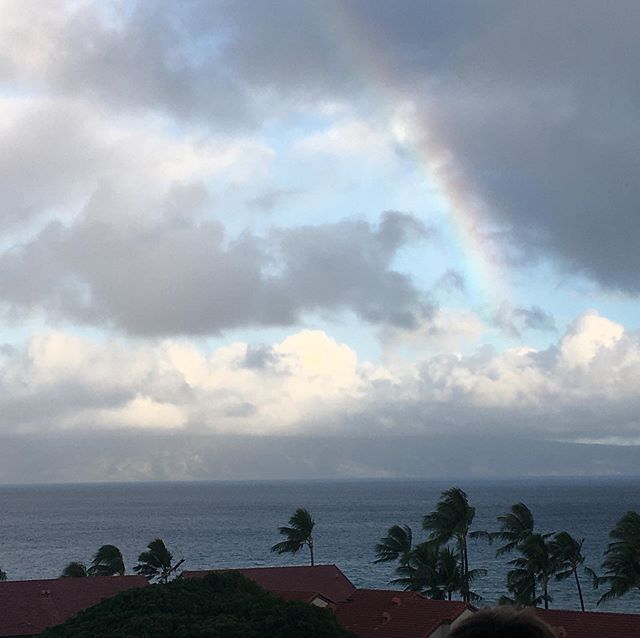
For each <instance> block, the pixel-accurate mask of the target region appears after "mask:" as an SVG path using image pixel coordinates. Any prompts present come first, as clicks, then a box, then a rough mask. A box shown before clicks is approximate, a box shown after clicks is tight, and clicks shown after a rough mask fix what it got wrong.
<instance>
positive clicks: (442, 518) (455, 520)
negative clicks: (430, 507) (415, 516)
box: [422, 487, 476, 602]
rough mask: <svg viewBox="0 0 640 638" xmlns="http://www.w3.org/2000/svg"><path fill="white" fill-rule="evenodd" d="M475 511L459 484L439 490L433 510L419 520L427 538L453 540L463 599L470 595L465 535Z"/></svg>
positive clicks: (441, 542)
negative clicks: (427, 533)
mask: <svg viewBox="0 0 640 638" xmlns="http://www.w3.org/2000/svg"><path fill="white" fill-rule="evenodd" d="M475 514H476V509H475V507H471V506H470V505H469V501H468V500H467V495H466V494H465V493H464V492H463V491H462V490H461V489H460V488H459V487H452V488H451V489H448V490H446V491H444V492H442V494H441V496H440V501H439V502H438V504H437V505H436V510H435V512H431V514H427V515H426V516H425V517H424V519H423V521H422V526H423V527H424V529H425V530H426V531H427V532H429V540H431V541H433V542H435V543H437V544H438V545H444V544H446V543H448V542H449V541H450V540H455V542H456V544H457V546H458V557H459V561H460V566H461V571H462V576H463V590H462V598H463V600H464V601H465V602H469V599H470V595H469V555H468V551H467V537H468V535H469V528H470V527H471V523H472V522H473V518H474V516H475Z"/></svg>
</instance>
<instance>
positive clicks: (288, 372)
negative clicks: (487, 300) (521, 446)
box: [1, 313, 640, 440]
mask: <svg viewBox="0 0 640 638" xmlns="http://www.w3.org/2000/svg"><path fill="white" fill-rule="evenodd" d="M639 382H640V338H639V337H638V335H635V334H627V333H625V332H624V330H623V329H622V327H621V326H620V325H619V324H616V323H614V322H612V321H610V320H608V319H606V318H604V317H600V316H598V315H596V314H594V313H590V314H587V315H584V316H582V317H579V318H578V319H577V320H576V322H575V323H574V324H573V325H572V326H571V328H570V329H569V330H568V332H567V333H566V334H565V335H564V336H563V337H562V338H561V340H560V342H559V344H558V347H557V348H551V349H549V350H547V351H544V352H537V351H535V350H533V349H531V348H523V347H520V348H515V349H510V350H506V351H504V352H499V353H496V352H493V351H491V350H490V349H489V350H487V349H485V350H481V351H479V352H478V353H477V354H475V355H473V356H467V357H463V356H453V355H436V356H432V357H430V358H427V359H422V360H418V361H417V362H404V363H401V362H399V361H397V360H396V361H395V362H394V363H393V364H389V365H388V366H382V365H374V364H372V363H369V362H366V361H359V360H358V357H357V355H356V353H355V352H354V351H353V350H352V349H351V348H349V347H348V346H346V345H344V344H339V343H337V342H336V341H334V340H333V339H331V338H330V337H329V336H328V335H326V334H325V333H324V332H321V331H302V332H299V333H296V334H293V335H291V336H290V337H287V338H286V339H284V340H283V341H281V342H280V343H276V344H273V345H270V346H250V345H248V344H246V343H240V342H238V343H233V344H230V345H228V346H224V347H221V348H219V349H218V350H215V351H214V352H212V353H210V354H203V353H202V352H200V351H199V350H198V349H197V348H195V347H193V346H192V345H190V344H188V343H186V342H181V341H173V340H169V341H164V342H161V343H159V344H157V345H151V344H149V345H137V346H132V345H131V344H129V343H124V342H118V341H115V342H107V343H94V342H92V341H90V340H87V339H84V338H79V337H74V336H70V335H66V334H62V333H51V334H46V335H43V336H39V337H34V338H33V339H31V341H30V342H29V344H28V346H27V347H26V349H25V350H23V351H21V352H14V353H8V354H7V355H6V356H5V361H4V364H3V367H2V378H1V383H2V390H3V392H2V394H3V396H5V397H11V398H10V399H7V398H5V399H4V401H3V405H2V410H3V413H4V414H5V415H7V416H6V419H5V426H4V427H5V428H9V430H11V429H12V428H13V429H15V430H17V431H22V432H26V431H41V430H43V429H50V428H53V429H70V428H71V429H77V428H79V429H83V428H88V429H91V430H96V429H97V430H100V429H103V428H125V429H126V428H144V429H150V430H156V431H161V430H166V429H170V430H171V429H173V430H180V431H187V432H192V433H193V432H199V433H206V434H210V435H219V434H255V435H265V434H301V433H304V434H313V433H315V434H318V433H322V434H327V433H332V434H336V435H350V434H352V433H357V432H360V433H364V432H368V433H376V432H377V433H382V432H390V431H391V432H397V433H398V434H411V433H413V434H415V433H422V434H429V433H437V432H441V431H443V429H444V428H445V427H448V426H449V424H450V423H451V422H455V424H456V426H455V427H456V428H457V429H458V430H459V431H461V432H462V431H465V429H467V430H469V431H473V430H475V429H477V428H481V429H483V430H484V431H486V433H487V434H495V433H499V432H501V431H507V430H508V431H511V432H512V433H514V432H515V433H516V434H520V435H523V436H525V435H526V436H529V435H539V436H542V437H547V438H548V437H565V438H569V439H578V438H585V437H589V438H591V439H593V438H594V437H595V438H597V436H598V432H599V433H600V434H601V435H602V436H603V437H609V438H610V437H611V436H613V435H614V434H615V435H616V436H618V437H620V440H624V437H625V436H627V437H637V436H640V424H637V423H636V424H635V426H634V425H633V424H634V419H635V411H636V409H637V407H638V404H639V403H640V390H639V389H638V388H640V383H639ZM52 397H55V399H52ZM409 415H410V416H411V420H407V417H408V416H409ZM578 416H579V417H580V418H577V417H578ZM605 419H606V422H605Z"/></svg>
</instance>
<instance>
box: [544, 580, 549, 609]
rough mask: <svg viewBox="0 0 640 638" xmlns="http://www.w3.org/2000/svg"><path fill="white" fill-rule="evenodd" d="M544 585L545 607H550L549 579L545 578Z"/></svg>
mask: <svg viewBox="0 0 640 638" xmlns="http://www.w3.org/2000/svg"><path fill="white" fill-rule="evenodd" d="M543 587H544V608H545V609H549V579H548V578H545V579H544V581H543Z"/></svg>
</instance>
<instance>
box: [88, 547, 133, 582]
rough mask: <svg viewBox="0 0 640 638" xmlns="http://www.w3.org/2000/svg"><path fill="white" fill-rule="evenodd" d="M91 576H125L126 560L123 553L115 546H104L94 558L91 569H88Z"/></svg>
mask: <svg viewBox="0 0 640 638" xmlns="http://www.w3.org/2000/svg"><path fill="white" fill-rule="evenodd" d="M87 574H88V575H89V576H115V575H118V576H123V575H124V559H123V558H122V552H121V551H120V550H119V549H118V548H117V547H116V546H115V545H103V546H102V547H101V548H100V549H99V550H98V551H97V552H96V553H95V554H94V556H93V560H92V561H91V567H89V569H87Z"/></svg>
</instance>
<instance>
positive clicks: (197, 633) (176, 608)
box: [42, 573, 354, 638]
mask: <svg viewBox="0 0 640 638" xmlns="http://www.w3.org/2000/svg"><path fill="white" fill-rule="evenodd" d="M42 635H43V638H66V637H69V638H71V637H73V638H77V636H91V637H92V638H130V637H132V636H153V637H154V638H175V637H176V636H185V637H186V636H188V637H189V638H262V637H264V636H269V638H300V637H301V636H304V637H305V638H354V636H353V634H352V633H350V632H348V631H347V630H345V629H343V628H342V627H340V625H339V624H338V621H337V620H336V618H335V616H334V614H333V613H332V612H331V611H329V610H328V609H319V608H318V607H315V606H313V605H308V604H306V603H301V602H286V601H284V600H282V599H280V598H277V597H276V596H272V595H271V594H268V593H266V592H265V591H263V590H262V589H260V588H259V587H258V586H257V585H256V584H255V583H253V582H251V581H249V580H247V579H245V578H243V577H242V576H241V575H240V574H238V573H222V574H211V575H209V576H207V577H206V578H203V579H193V580H182V579H177V580H174V581H172V582H170V583H168V584H166V585H162V586H159V585H152V586H150V587H142V588H139V589H131V590H128V591H125V592H122V593H121V594H119V595H118V596H115V597H114V598H110V599H108V600H105V601H103V602H102V603H100V604H98V605H96V606H95V607H91V608H90V609H87V610H85V611H83V612H81V613H80V614H78V615H77V616H75V617H74V618H72V619H71V620H69V621H67V622H66V623H64V624H63V625H59V626H58V627H54V628H52V629H49V630H48V631H46V632H44V634H42Z"/></svg>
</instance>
